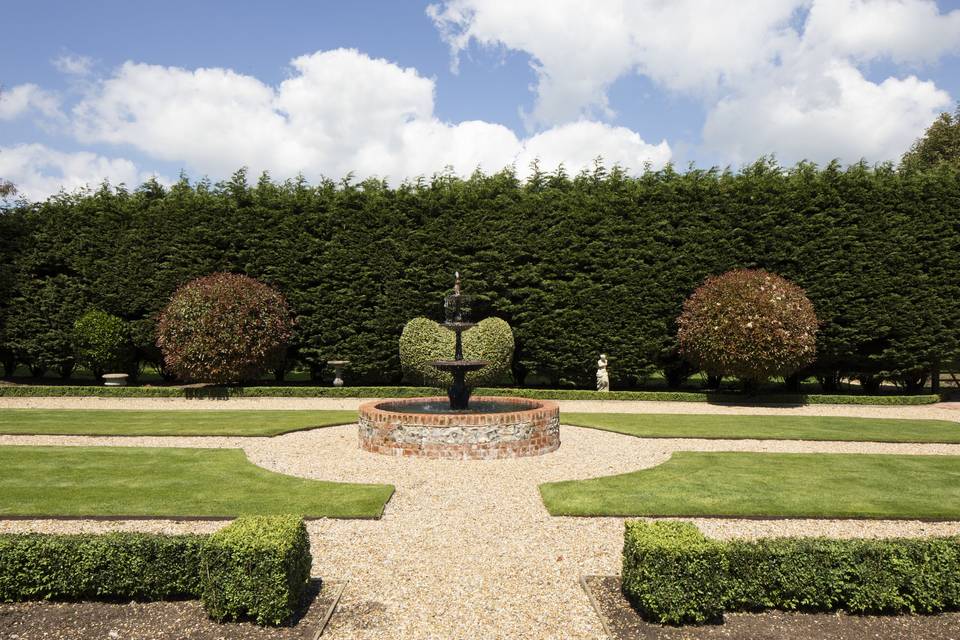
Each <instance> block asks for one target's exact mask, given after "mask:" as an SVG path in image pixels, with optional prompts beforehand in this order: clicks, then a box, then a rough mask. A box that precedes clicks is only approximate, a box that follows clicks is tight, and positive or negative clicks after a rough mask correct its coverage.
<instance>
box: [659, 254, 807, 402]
mask: <svg viewBox="0 0 960 640" xmlns="http://www.w3.org/2000/svg"><path fill="white" fill-rule="evenodd" d="M677 325H678V327H679V328H678V332H677V336H678V339H679V342H680V350H681V352H682V353H683V355H684V357H686V358H687V359H688V360H690V361H691V362H692V363H694V364H695V365H696V366H698V367H700V369H702V370H703V371H707V372H708V373H710V374H723V375H731V376H737V377H739V378H741V379H743V380H745V381H747V382H748V383H751V384H757V383H759V382H762V381H763V380H766V379H767V378H769V377H771V376H788V375H790V374H792V373H794V372H795V371H797V370H798V369H800V368H802V367H804V366H807V365H809V364H811V363H812V362H813V360H814V358H815V357H816V332H817V315H816V313H815V312H814V309H813V304H812V303H811V302H810V300H809V299H808V298H807V296H806V294H805V293H804V291H803V289H801V288H800V287H798V286H797V285H795V284H793V283H791V282H789V281H788V280H786V279H784V278H781V277H780V276H778V275H775V274H772V273H768V272H767V271H763V270H761V269H756V270H752V269H736V270H734V271H728V272H727V273H724V274H723V275H720V276H714V277H711V278H707V280H706V281H705V282H704V283H703V285H701V286H700V288H698V289H697V290H696V291H694V292H693V294H692V295H691V296H690V297H689V298H687V300H686V302H684V304H683V312H682V313H681V314H680V317H679V318H678V319H677Z"/></svg>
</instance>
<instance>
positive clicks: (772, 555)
mask: <svg viewBox="0 0 960 640" xmlns="http://www.w3.org/2000/svg"><path fill="white" fill-rule="evenodd" d="M623 592H624V595H626V597H627V598H628V599H629V600H630V601H631V603H632V604H633V605H634V607H636V608H637V610H638V611H640V613H641V614H643V615H644V616H645V617H646V618H648V619H650V620H653V621H656V622H660V623H668V624H682V623H691V622H692V623H702V622H708V621H713V620H718V619H720V618H722V616H723V612H724V611H760V610H763V609H783V610H788V611H792V610H807V611H833V610H837V609H844V610H847V611H850V612H854V613H900V612H910V613H933V612H937V611H944V610H954V609H960V538H957V537H953V538H915V539H911V538H901V539H895V538H894V539H887V540H832V539H828V538H770V539H761V540H757V541H754V542H750V541H745V540H733V541H729V542H721V541H717V540H710V539H708V538H706V537H705V536H704V535H703V534H702V533H701V532H700V531H699V529H697V528H696V526H694V525H693V524H692V523H689V522H639V521H635V522H628V523H627V524H626V533H625V537H624V547H623Z"/></svg>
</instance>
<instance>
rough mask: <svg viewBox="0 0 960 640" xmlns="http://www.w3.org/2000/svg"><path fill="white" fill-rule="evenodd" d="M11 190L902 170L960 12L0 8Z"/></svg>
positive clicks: (446, 2) (562, 2)
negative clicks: (805, 164)
mask: <svg viewBox="0 0 960 640" xmlns="http://www.w3.org/2000/svg"><path fill="white" fill-rule="evenodd" d="M0 6H2V9H3V18H4V20H3V27H2V37H0V86H2V94H0V178H5V179H7V180H10V181H13V182H14V183H15V184H16V185H17V187H18V188H19V190H20V192H21V195H23V196H25V197H27V198H29V199H43V198H46V197H48V196H49V195H51V194H54V193H57V192H58V191H59V190H60V189H65V190H67V191H73V190H75V189H77V188H83V187H84V185H92V186H94V187H95V186H97V185H98V184H99V183H101V182H102V181H103V180H109V181H110V182H111V183H112V184H121V183H122V184H125V185H126V186H127V187H128V188H135V187H136V186H137V185H139V184H141V183H142V182H143V181H144V180H146V179H148V178H150V177H151V176H155V177H157V178H158V179H159V180H160V181H161V182H164V183H169V182H172V181H173V180H175V179H177V177H178V176H179V175H180V174H181V173H185V174H186V175H187V176H189V177H190V178H191V179H193V180H197V179H200V178H204V177H207V178H210V179H211V180H213V181H217V180H221V179H224V178H227V177H229V176H230V175H231V174H232V173H233V172H234V171H236V170H237V169H239V168H241V167H247V168H248V170H249V171H250V173H251V174H252V175H259V174H260V173H261V172H263V171H269V172H270V174H271V176H273V177H274V178H276V179H281V180H282V179H286V178H291V177H294V176H297V175H299V174H302V175H304V176H305V177H306V178H307V179H308V180H309V181H311V182H316V181H318V180H319V179H320V178H321V177H324V176H325V177H329V178H333V179H337V180H339V179H340V178H342V177H344V176H346V175H347V174H348V173H353V175H354V176H356V177H357V178H365V177H369V176H375V177H379V178H384V179H387V180H388V181H390V182H391V183H392V184H397V183H399V182H400V181H402V180H404V179H408V178H415V177H417V176H429V175H432V174H433V173H436V172H441V171H447V170H452V171H454V172H455V173H457V174H460V175H468V174H470V173H472V172H473V171H474V170H476V169H477V168H479V169H481V170H483V171H485V172H488V173H489V172H495V171H498V170H500V169H502V168H504V167H506V166H510V165H512V166H514V167H515V168H516V170H517V172H518V174H520V175H521V176H525V175H527V174H528V173H529V171H530V166H531V164H532V163H533V162H534V161H537V162H538V163H539V166H540V167H541V169H542V170H545V171H554V170H556V168H557V167H558V166H560V165H563V167H564V169H565V170H566V171H567V172H568V173H576V172H577V171H579V170H581V169H582V168H584V167H591V166H592V164H593V161H594V159H595V158H597V157H598V156H599V157H602V158H603V160H604V163H605V164H606V165H607V166H611V165H613V164H619V165H621V166H622V167H624V168H625V169H626V170H627V171H629V172H630V173H632V174H639V173H641V172H643V171H644V170H645V169H646V168H648V167H650V168H654V169H656V168H660V167H662V166H664V165H665V164H666V163H670V162H672V163H674V164H675V165H677V166H678V167H679V168H681V169H684V168H686V167H687V166H689V165H691V164H693V165H696V166H698V167H702V168H708V167H711V166H720V167H726V166H730V167H732V168H734V169H736V168H737V167H739V166H742V165H743V164H746V163H749V162H752V161H754V160H756V159H758V158H759V157H761V156H765V155H770V154H772V155H774V156H775V157H776V158H777V159H778V160H779V161H780V162H781V163H782V164H784V165H791V164H793V163H796V162H798V161H800V160H809V161H813V162H816V163H818V164H825V163H828V162H830V161H831V160H834V159H837V160H839V161H841V162H843V163H845V164H848V163H853V162H858V161H860V160H861V159H865V160H866V161H867V162H869V163H871V164H873V163H878V162H885V161H896V160H897V159H899V157H900V156H901V155H902V154H903V152H904V151H906V150H907V149H908V148H909V147H910V145H911V144H912V143H913V142H914V141H915V140H916V139H917V138H918V137H919V136H921V135H922V134H923V132H924V130H925V129H926V128H927V127H928V126H929V125H930V123H931V122H932V121H933V120H934V119H935V118H936V117H937V115H938V114H939V113H941V112H943V111H953V110H954V109H955V108H956V104H957V101H958V99H960V0H939V1H933V0H737V2H730V1H729V0H579V1H578V0H433V1H428V2H417V1H415V0H380V1H374V0H352V1H350V2H343V1H342V0H339V1H327V0H313V1H306V0H303V1H293V0H287V1H284V0H277V1H276V2H270V3H266V2H253V1H249V0H232V1H229V2H228V1H220V0H204V1H203V2H196V1H195V0H191V1H181V0H165V1H164V2H162V3H133V2H129V1H120V0H98V1H97V2H87V3H80V2H74V1H67V0H61V1H54V0H31V2H17V1H13V0H4V2H3V3H2V5H0Z"/></svg>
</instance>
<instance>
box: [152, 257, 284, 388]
mask: <svg viewBox="0 0 960 640" xmlns="http://www.w3.org/2000/svg"><path fill="white" fill-rule="evenodd" d="M292 330H293V318H292V316H291V314H290V309H289V307H288V306H287V302H286V300H285V299H284V297H283V295H281V294H280V292H278V291H276V290H275V289H273V288H271V287H269V286H267V285H265V284H264V283H262V282H260V281H258V280H255V279H253V278H250V277H248V276H244V275H238V274H234V273H214V274H211V275H209V276H204V277H202V278H197V279H196V280H193V281H191V282H188V283H187V284H185V285H183V286H182V287H180V288H179V289H177V291H176V292H175V293H174V294H173V296H172V297H171V298H170V302H169V303H168V304H167V306H166V308H164V310H163V311H162V312H161V313H160V318H159V322H158V323H157V346H158V347H160V350H161V351H162V352H163V359H164V364H165V365H166V367H167V368H168V369H169V370H170V371H171V372H173V373H174V374H175V375H176V376H177V377H178V378H180V379H184V380H196V381H200V382H213V383H218V384H224V383H231V382H242V381H245V380H250V379H253V378H256V377H257V376H258V375H259V374H261V373H263V372H264V371H266V370H267V369H269V368H270V367H272V366H274V365H275V364H276V363H277V362H278V361H279V360H280V359H281V358H282V357H283V354H284V350H285V349H286V344H287V341H288V340H289V339H290V335H291V332H292Z"/></svg>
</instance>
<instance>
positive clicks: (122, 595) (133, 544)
mask: <svg viewBox="0 0 960 640" xmlns="http://www.w3.org/2000/svg"><path fill="white" fill-rule="evenodd" d="M205 539H206V536H199V535H179V536H163V535H149V534H143V533H108V534H103V535H89V534H83V535H43V534H34V533H28V534H9V535H0V602H17V601H21V600H102V599H105V598H106V599H113V598H117V599H138V600H163V599H166V598H176V597H186V596H195V595H197V594H199V593H200V552H201V549H202V548H203V544H204V541H205Z"/></svg>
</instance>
